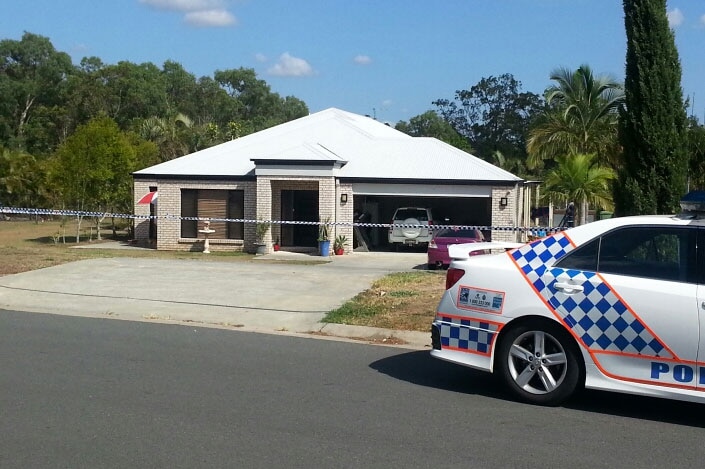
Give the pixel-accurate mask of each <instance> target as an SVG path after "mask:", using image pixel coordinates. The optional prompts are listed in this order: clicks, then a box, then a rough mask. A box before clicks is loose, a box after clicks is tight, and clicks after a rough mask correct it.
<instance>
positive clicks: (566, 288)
mask: <svg viewBox="0 0 705 469" xmlns="http://www.w3.org/2000/svg"><path fill="white" fill-rule="evenodd" d="M554 287H556V290H560V291H562V292H563V293H565V294H566V295H573V294H575V293H580V292H582V291H583V286H582V285H573V284H570V283H556V284H555V285H554Z"/></svg>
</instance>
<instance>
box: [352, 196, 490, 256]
mask: <svg viewBox="0 0 705 469" xmlns="http://www.w3.org/2000/svg"><path fill="white" fill-rule="evenodd" d="M353 192H354V216H353V217H354V219H355V221H357V222H367V223H384V224H386V223H391V221H392V217H393V215H394V212H395V210H396V209H397V208H400V207H422V208H430V209H431V211H432V213H433V224H435V225H470V226H490V225H491V224H492V207H491V198H490V193H491V189H490V188H488V187H483V186H464V185H463V186H460V185H458V186H449V187H439V186H437V185H429V186H423V185H419V184H412V185H407V186H406V187H402V185H394V184H387V185H381V184H353ZM360 192H362V193H360ZM362 231H363V233H364V236H365V237H366V239H367V243H366V244H367V247H368V249H369V250H386V249H388V248H389V243H388V239H387V231H388V230H387V228H380V227H372V228H368V229H363V230H362ZM485 236H486V237H487V238H488V239H489V238H490V236H491V233H490V232H486V233H485ZM359 244H360V243H359V240H355V245H356V246H357V245H359Z"/></svg>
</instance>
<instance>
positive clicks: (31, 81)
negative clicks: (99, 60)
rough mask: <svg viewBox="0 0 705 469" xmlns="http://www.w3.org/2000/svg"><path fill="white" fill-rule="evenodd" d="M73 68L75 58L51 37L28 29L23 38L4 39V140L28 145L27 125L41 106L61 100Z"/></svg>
mask: <svg viewBox="0 0 705 469" xmlns="http://www.w3.org/2000/svg"><path fill="white" fill-rule="evenodd" d="M72 71H73V65H72V63H71V58H70V57H69V56H68V54H66V53H64V52H57V51H56V49H54V46H53V45H52V44H51V41H49V39H48V38H46V37H43V36H39V35H36V34H32V33H27V32H25V33H24V34H23V35H22V39H21V40H20V41H14V40H11V39H5V40H2V41H0V96H2V100H0V142H2V141H3V140H4V141H5V142H7V143H9V144H10V146H12V147H13V148H19V149H25V148H26V142H25V128H26V126H27V124H28V122H29V121H30V119H31V118H32V116H33V113H34V111H35V110H36V109H37V108H38V107H40V106H49V107H51V106H53V105H56V104H58V103H59V97H60V89H61V87H62V85H64V84H65V82H66V77H67V76H68V75H70V74H71V73H72Z"/></svg>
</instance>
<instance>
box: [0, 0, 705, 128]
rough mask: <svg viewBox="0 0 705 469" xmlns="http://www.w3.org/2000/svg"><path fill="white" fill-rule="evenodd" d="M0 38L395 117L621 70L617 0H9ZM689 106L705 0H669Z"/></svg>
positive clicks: (704, 108)
mask: <svg viewBox="0 0 705 469" xmlns="http://www.w3.org/2000/svg"><path fill="white" fill-rule="evenodd" d="M2 3H3V7H2V8H1V9H0V11H1V14H0V39H14V40H19V39H21V37H22V34H23V32H25V31H27V32H31V33H34V34H39V35H42V36H46V37H48V38H49V39H50V40H51V42H52V44H53V45H54V47H55V48H56V49H57V50H59V51H62V52H66V53H68V54H69V55H70V56H71V57H72V59H73V62H74V64H78V63H80V61H81V59H82V58H83V57H90V56H96V57H99V58H100V59H101V60H102V61H103V62H104V63H107V64H116V63H118V62H119V61H130V62H134V63H142V62H152V63H154V64H155V65H157V66H159V67H161V66H162V64H163V63H164V62H165V61H166V60H172V61H175V62H179V63H180V64H181V65H182V66H183V67H184V68H185V69H186V70H187V71H189V72H191V73H193V74H194V75H196V77H201V76H209V77H212V76H213V73H214V72H215V71H216V70H226V69H233V68H239V67H245V68H252V69H254V70H255V71H256V73H257V76H258V77H259V78H260V79H263V80H265V81H266V82H267V83H268V84H269V85H270V87H271V89H272V91H274V92H276V93H279V94H280V95H281V96H295V97H297V98H299V99H301V100H303V101H304V102H305V103H306V104H307V105H308V108H309V110H310V111H311V112H316V111H321V110H323V109H327V108H330V107H337V108H339V109H343V110H345V111H350V112H354V113H357V114H363V115H370V116H373V117H375V118H377V119H378V120H380V121H383V122H389V123H391V124H395V123H397V122H398V121H400V120H406V121H408V120H409V119H410V118H412V117H414V116H417V115H419V114H422V113H424V112H426V111H428V110H431V109H435V106H434V105H433V104H432V102H433V101H434V100H436V99H441V98H447V99H452V98H453V96H454V95H455V92H456V90H463V89H469V88H470V87H472V86H473V85H475V84H477V83H478V82H479V81H480V80H481V79H482V78H486V77H490V76H499V75H502V74H504V73H510V74H512V75H513V76H514V78H516V79H517V80H519V81H520V82H521V84H522V91H531V92H534V93H537V94H541V93H543V90H544V89H545V88H546V87H548V86H550V85H551V81H550V78H549V77H550V74H551V72H552V71H553V70H555V69H557V68H559V67H565V68H569V69H576V68H577V67H579V66H580V65H581V64H588V65H590V67H591V68H592V70H593V71H594V72H595V73H596V74H606V75H610V76H612V77H613V78H616V79H618V80H620V81H621V80H623V79H624V62H625V54H626V35H625V32H624V11H623V9H622V0H348V1H343V0H298V1H292V0H60V1H57V0H3V1H2ZM667 10H668V15H669V21H670V24H671V27H672V28H673V30H674V31H675V37H676V46H677V47H678V51H679V54H680V60H681V66H682V71H683V80H682V87H683V94H684V97H688V96H689V97H690V98H691V102H692V104H693V106H692V107H691V108H690V109H689V114H694V115H695V116H697V117H698V119H699V121H700V122H701V123H702V122H705V1H703V0H668V6H667Z"/></svg>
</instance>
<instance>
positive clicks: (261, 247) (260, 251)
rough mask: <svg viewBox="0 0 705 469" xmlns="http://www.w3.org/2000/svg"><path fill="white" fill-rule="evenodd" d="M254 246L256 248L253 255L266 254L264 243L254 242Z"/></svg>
mask: <svg viewBox="0 0 705 469" xmlns="http://www.w3.org/2000/svg"><path fill="white" fill-rule="evenodd" d="M255 247H256V248H257V249H256V250H255V255H257V256H262V255H264V254H267V245H266V244H261V243H255Z"/></svg>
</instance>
